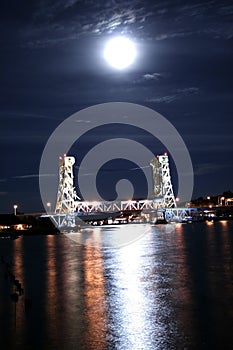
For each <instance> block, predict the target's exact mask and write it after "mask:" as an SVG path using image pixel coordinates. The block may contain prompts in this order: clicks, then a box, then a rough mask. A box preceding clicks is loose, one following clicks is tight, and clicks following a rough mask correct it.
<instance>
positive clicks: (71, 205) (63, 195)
mask: <svg viewBox="0 0 233 350" xmlns="http://www.w3.org/2000/svg"><path fill="white" fill-rule="evenodd" d="M74 163H75V158H74V157H70V156H66V155H64V157H60V158H59V184H58V193H57V202H56V207H55V213H56V214H72V213H74V212H75V210H76V205H75V203H76V200H77V199H79V200H80V198H79V197H78V196H77V194H76V191H75V188H74V175H73V165H74Z"/></svg>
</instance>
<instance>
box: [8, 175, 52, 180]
mask: <svg viewBox="0 0 233 350" xmlns="http://www.w3.org/2000/svg"><path fill="white" fill-rule="evenodd" d="M54 176H57V175H56V174H29V175H18V176H13V177H12V179H34V178H39V177H54Z"/></svg>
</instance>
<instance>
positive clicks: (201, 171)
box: [194, 163, 229, 176]
mask: <svg viewBox="0 0 233 350" xmlns="http://www.w3.org/2000/svg"><path fill="white" fill-rule="evenodd" d="M226 168H229V164H215V163H203V164H197V165H195V166H194V175H196V176H202V175H207V174H214V173H216V172H218V171H220V170H222V169H226Z"/></svg>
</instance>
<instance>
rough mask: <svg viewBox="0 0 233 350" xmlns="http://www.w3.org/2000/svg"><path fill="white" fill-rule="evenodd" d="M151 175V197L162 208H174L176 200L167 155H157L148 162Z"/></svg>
mask: <svg viewBox="0 0 233 350" xmlns="http://www.w3.org/2000/svg"><path fill="white" fill-rule="evenodd" d="M150 165H151V167H152V176H153V192H154V193H153V197H154V198H155V199H157V200H159V201H160V202H161V206H162V207H163V208H175V207H176V200H175V196H174V192H173V187H172V183H171V175H170V168H169V160H168V155H167V154H166V153H165V154H164V155H160V156H157V157H155V158H153V159H152V160H151V162H150Z"/></svg>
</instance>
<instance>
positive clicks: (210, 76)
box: [0, 0, 233, 212]
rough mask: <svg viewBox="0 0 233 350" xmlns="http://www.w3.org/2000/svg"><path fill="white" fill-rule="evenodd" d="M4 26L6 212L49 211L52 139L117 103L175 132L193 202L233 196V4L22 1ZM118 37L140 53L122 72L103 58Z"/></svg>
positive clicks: (0, 205) (4, 9) (0, 187)
mask: <svg viewBox="0 0 233 350" xmlns="http://www.w3.org/2000/svg"><path fill="white" fill-rule="evenodd" d="M0 19H1V22H0V44H1V51H0V79H1V85H0V126H1V129H0V130H1V138H0V143H1V174H0V212H10V211H12V205H13V204H14V203H16V202H17V203H18V204H19V206H20V209H21V210H22V211H25V212H30V211H37V210H38V211H39V210H41V208H42V206H41V200H40V194H39V185H38V174H39V163H40V158H41V155H42V151H43V148H44V146H45V144H46V141H47V139H48V137H49V136H50V134H51V133H52V132H53V130H54V129H55V128H56V127H57V126H58V125H59V124H60V123H61V122H62V121H63V120H65V119H66V118H67V117H68V116H70V115H71V114H72V113H74V112H76V111H78V110H81V109H82V108H84V107H88V106H92V105H95V104H99V103H104V102H113V101H123V102H132V103H138V104H141V105H144V106H147V107H150V108H152V109H154V110H156V111H158V112H159V113H161V114H163V116H165V117H166V118H167V119H168V120H169V121H170V122H171V123H172V124H173V125H174V126H175V127H176V129H177V130H178V131H179V133H180V134H181V136H182V137H183V139H184V141H185V143H186V145H187V148H188V150H189V152H190V155H191V158H192V162H193V166H194V173H195V186H194V193H193V197H197V196H199V195H204V196H205V195H209V194H213V195H214V194H218V193H221V192H222V191H224V190H228V189H230V190H233V180H232V179H233V166H232V157H233V154H232V153H233V137H232V129H233V128H232V127H233V118H232V116H233V115H232V114H233V102H232V100H233V65H232V62H233V24H232V23H233V4H232V3H231V2H229V1H202V2H200V3H198V2H194V1H185V2H184V1H182V2H181V1H156V2H155V1H145V0H131V1H116V0H115V1H113V0H112V1H110V0H109V1H93V0H89V1H88V0H86V1H85V0H83V1H82V0H66V1H65V0H50V1H47V0H44V1H41V0H37V1H24V0H22V1H20V2H19V1H10V2H4V3H3V2H1V4H0ZM119 34H122V35H126V36H128V37H130V38H132V39H133V40H134V41H135V43H136V46H137V50H138V56H137V59H136V61H135V63H134V64H133V65H132V66H131V68H130V69H127V70H125V71H124V72H120V73H119V71H116V70H114V69H113V68H111V67H109V66H108V65H107V63H106V62H105V61H104V59H103V48H104V45H105V43H106V41H107V40H108V39H110V38H111V37H113V36H115V35H119ZM97 134H98V133H97ZM108 134H109V131H108ZM108 136H109V135H108ZM110 136H111V135H110ZM119 136H120V135H119ZM89 137H90V136H89ZM93 137H95V138H96V134H95V132H93ZM102 137H103V135H102V136H101V138H102ZM142 139H143V137H142ZM142 142H143V140H142ZM145 142H148V139H147V141H145ZM85 147H86V146H85V142H84V145H83V147H82V146H81V148H80V155H83V152H84V151H85V149H86V148H85ZM163 151H164V149H163V147H161V146H159V145H158V152H157V153H159V152H163ZM77 152H78V151H77ZM123 165H124V166H125V169H126V173H127V172H128V173H130V171H129V169H130V166H132V164H129V168H128V170H127V166H126V164H125V162H123ZM107 167H108V165H107ZM114 169H119V164H115V168H114V164H113V165H112V174H114V177H116V173H114ZM102 170H103V176H107V178H109V179H110V175H109V174H110V173H111V171H109V169H105V170H104V169H102ZM106 173H107V175H106ZM118 173H119V178H120V177H121V175H120V172H119V171H118ZM104 174H105V175H104ZM124 176H125V174H124ZM130 176H131V177H132V176H133V175H132V174H131V175H130ZM135 176H136V175H135ZM136 177H138V175H137V176H136ZM174 177H175V175H174ZM138 179H140V176H139V177H138ZM138 181H139V180H138ZM112 182H114V181H112V180H111V179H110V180H109V184H110V183H111V185H112ZM139 187H140V186H139ZM106 188H108V186H106ZM142 188H144V185H142ZM109 190H110V189H109ZM109 195H110V196H111V193H110V194H109ZM137 195H138V196H140V191H139V193H137ZM106 196H107V193H106Z"/></svg>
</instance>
